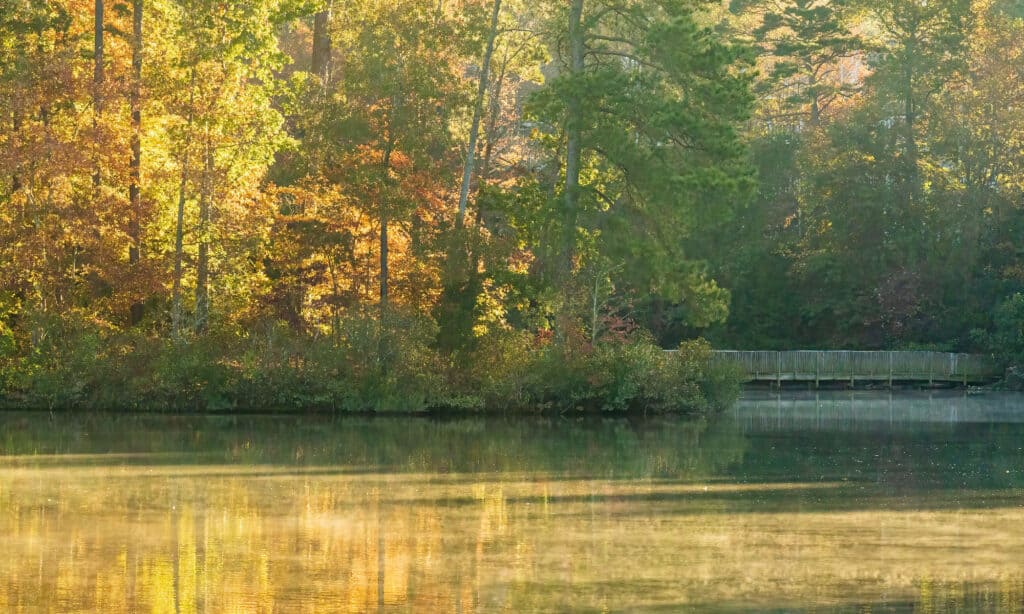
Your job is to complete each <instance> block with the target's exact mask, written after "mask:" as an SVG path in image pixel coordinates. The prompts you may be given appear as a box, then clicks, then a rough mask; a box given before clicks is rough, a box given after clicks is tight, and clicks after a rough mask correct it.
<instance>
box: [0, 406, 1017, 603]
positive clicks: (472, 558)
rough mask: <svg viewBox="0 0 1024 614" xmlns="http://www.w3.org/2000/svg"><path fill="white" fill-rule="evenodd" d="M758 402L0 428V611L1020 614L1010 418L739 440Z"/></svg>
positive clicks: (748, 435) (63, 419)
mask: <svg viewBox="0 0 1024 614" xmlns="http://www.w3.org/2000/svg"><path fill="white" fill-rule="evenodd" d="M768 401H769V402H771V401H773V399H769V400H768ZM760 402H761V401H747V402H745V404H743V405H741V406H740V407H739V408H738V409H737V413H736V415H735V416H734V417H726V418H724V419H722V420H719V421H715V422H712V423H704V422H687V421H676V420H657V421H650V422H629V421H622V420H605V421H582V422H577V421H564V420H536V421H501V420H486V421H485V420H459V421H451V422H432V421H425V420H424V421H413V422H409V421H388V420H341V421H331V420H322V419H298V418H284V419H282V418H232V419H222V418H153V417H149V418H126V417H112V416H87V417H76V416H59V417H56V418H50V417H48V416H9V415H8V416H2V417H0V437H2V439H0V455H2V456H0V539H2V543H3V546H4V555H3V556H2V557H0V611H18V610H35V609H39V610H44V611H50V610H56V611H62V612H71V611H104V612H129V611H131V612H135V611H153V612H163V611H166V612H231V611H233V612H275V611H288V612H291V611H316V612H320V611H339V610H340V611H357V612H365V611H396V612H404V611H408V612H423V611H427V612H433V611H439V612H441V611H448V612H493V611H514V612H520V611H564V610H566V609H570V608H572V609H576V610H591V611H616V610H624V609H627V610H631V611H635V610H641V611H643V610H646V611H679V610H688V609H703V610H718V611H737V610H739V611H742V610H757V611H760V610H765V609H781V610H793V609H811V610H813V609H824V610H833V609H848V610H850V611H864V610H865V609H870V610H871V611H890V610H894V611H901V610H904V609H908V608H913V609H919V610H921V611H936V612H938V611H956V610H961V611H1006V612H1019V611H1021V610H1022V609H1024V607H1022V606H1024V523H1022V520H1024V508H1022V505H1024V490H1022V487H1024V484H1022V483H1021V481H1020V479H1021V475H1022V471H1024V457H1022V454H1021V448H1020V446H1021V445H1022V442H1024V425H1019V424H1007V423H983V422H973V423H969V424H964V423H954V424H952V425H951V424H950V423H948V422H945V423H928V422H919V423H918V427H919V428H915V429H910V428H906V429H902V430H901V429H892V430H884V429H880V428H879V429H874V430H872V429H863V428H859V427H858V428H855V429H850V428H848V426H847V422H848V421H847V422H844V420H846V417H845V416H839V419H837V420H836V421H835V425H836V426H835V428H831V429H830V428H828V421H824V422H822V423H821V424H823V426H821V427H820V428H817V429H816V430H815V429H799V428H792V425H790V426H787V427H785V428H774V429H772V428H768V427H767V426H762V427H757V428H754V427H753V426H752V425H756V424H759V423H758V419H757V418H756V416H757V412H758V411H761V410H759V409H758V407H760V406H758V405H756V403H760ZM751 403H755V405H751ZM855 409H859V408H855ZM908 411H909V410H908ZM744 412H746V413H744ZM751 416H754V418H753V419H752V420H753V421H752V422H751V421H747V422H745V420H747V419H748V418H750V417H751Z"/></svg>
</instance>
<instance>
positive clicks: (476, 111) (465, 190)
mask: <svg viewBox="0 0 1024 614" xmlns="http://www.w3.org/2000/svg"><path fill="white" fill-rule="evenodd" d="M500 16H501V0H494V12H493V13H492V14H491V34H490V36H489V37H488V38H487V48H486V49H485V50H484V58H483V63H482V64H481V66H480V84H479V87H478V88H477V91H476V103H475V104H474V105H473V123H472V125H471V126H470V129H469V145H468V147H467V149H466V163H465V165H464V166H463V169H462V190H461V191H460V192H459V211H458V214H457V215H456V217H455V227H456V228H460V229H461V228H462V227H463V225H464V224H465V221H466V205H467V203H468V202H469V184H470V183H471V182H472V180H473V166H474V164H476V146H477V140H478V139H479V138H480V118H481V117H482V116H483V112H484V96H485V95H486V94H487V87H488V78H489V76H490V71H491V57H492V56H493V55H494V41H495V40H496V39H497V38H498V18H499V17H500Z"/></svg>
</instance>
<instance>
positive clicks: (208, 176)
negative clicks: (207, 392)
mask: <svg viewBox="0 0 1024 614" xmlns="http://www.w3.org/2000/svg"><path fill="white" fill-rule="evenodd" d="M203 157H204V164H203V179H202V182H201V183H202V185H201V187H200V191H199V257H198V259H197V260H196V322H195V329H196V332H197V333H204V332H206V329H207V327H208V326H209V323H210V201H211V200H212V195H211V191H212V190H211V185H212V183H213V146H212V145H211V143H210V135H209V134H207V135H206V142H205V144H204V152H203Z"/></svg>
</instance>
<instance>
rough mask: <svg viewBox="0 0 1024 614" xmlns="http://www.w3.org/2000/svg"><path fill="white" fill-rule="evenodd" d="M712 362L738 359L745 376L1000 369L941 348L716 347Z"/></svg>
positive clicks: (888, 375) (982, 375)
mask: <svg viewBox="0 0 1024 614" xmlns="http://www.w3.org/2000/svg"><path fill="white" fill-rule="evenodd" d="M713 360H714V361H715V362H728V363H733V364H736V365H738V366H739V367H740V369H741V371H742V372H743V373H744V374H745V375H746V376H747V378H748V381H761V382H777V383H779V384H781V383H782V382H784V381H797V382H814V383H815V384H818V383H820V382H835V381H848V382H850V383H851V384H852V383H854V382H857V381H882V382H888V383H889V384H892V382H894V381H914V382H929V383H934V382H958V383H962V384H965V385H966V384H971V383H982V382H989V381H992V380H994V379H997V378H998V376H999V375H1000V373H999V372H998V370H997V369H996V366H995V365H994V364H993V362H992V361H991V360H989V358H988V357H986V356H980V355H976V354H947V353H944V352H854V351H819V350H798V351H786V352H775V351H752V352H745V351H735V350H719V351H716V352H715V353H714V357H713Z"/></svg>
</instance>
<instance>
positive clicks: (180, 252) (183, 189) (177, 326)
mask: <svg viewBox="0 0 1024 614" xmlns="http://www.w3.org/2000/svg"><path fill="white" fill-rule="evenodd" d="M195 85H196V72H195V69H193V70H192V76H191V79H190V81H189V94H188V123H187V125H186V128H185V153H184V155H183V156H182V161H181V184H180V185H179V188H178V217H177V220H176V223H175V226H174V289H173V291H172V293H171V328H172V330H173V332H174V338H175V339H178V338H179V337H180V336H181V322H182V319H183V317H182V308H181V307H182V306H181V277H182V272H181V265H182V260H183V259H184V248H185V200H186V196H187V190H188V174H189V159H190V153H191V149H192V117H193V108H194V106H195V96H196V93H195Z"/></svg>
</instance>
